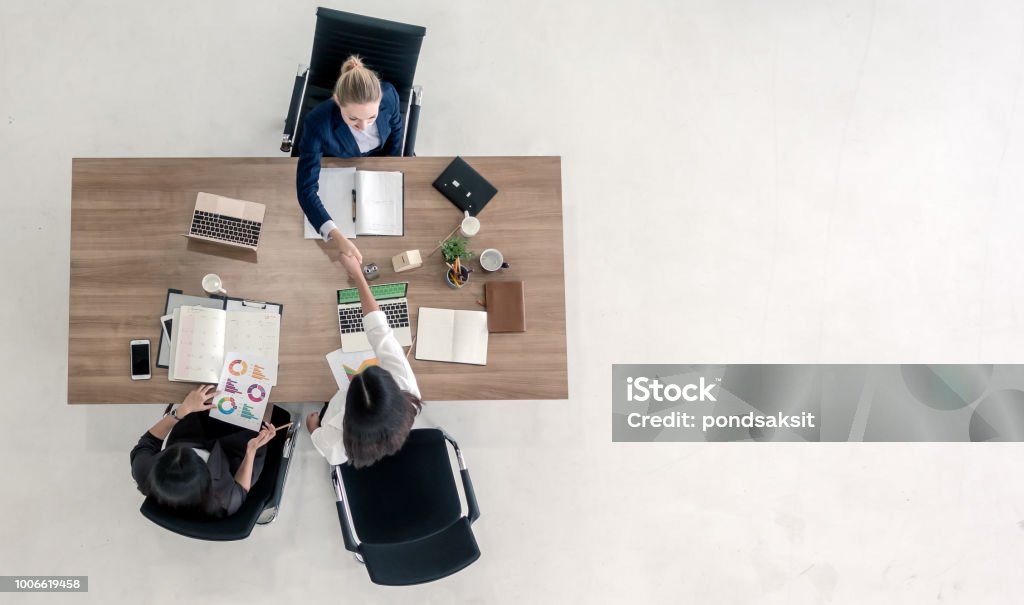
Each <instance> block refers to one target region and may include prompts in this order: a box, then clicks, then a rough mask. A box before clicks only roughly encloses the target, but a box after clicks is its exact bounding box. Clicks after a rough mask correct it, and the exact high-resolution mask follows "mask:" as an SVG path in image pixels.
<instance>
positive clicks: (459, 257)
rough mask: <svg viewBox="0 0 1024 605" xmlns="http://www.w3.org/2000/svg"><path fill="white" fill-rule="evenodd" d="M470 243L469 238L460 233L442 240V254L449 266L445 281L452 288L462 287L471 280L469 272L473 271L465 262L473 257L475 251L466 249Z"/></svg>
mask: <svg viewBox="0 0 1024 605" xmlns="http://www.w3.org/2000/svg"><path fill="white" fill-rule="evenodd" d="M468 243H469V240H467V239H466V238H464V237H459V236H458V235H456V236H453V237H449V238H448V239H446V240H445V241H443V242H441V256H443V257H444V262H445V265H446V266H447V267H448V270H447V271H446V272H445V281H446V282H447V283H448V287H450V288H461V287H462V286H463V284H465V283H466V281H467V280H469V274H470V273H472V271H473V270H472V269H470V268H469V266H468V265H466V264H465V262H464V261H468V260H469V259H471V258H473V251H472V250H467V249H466V244H468Z"/></svg>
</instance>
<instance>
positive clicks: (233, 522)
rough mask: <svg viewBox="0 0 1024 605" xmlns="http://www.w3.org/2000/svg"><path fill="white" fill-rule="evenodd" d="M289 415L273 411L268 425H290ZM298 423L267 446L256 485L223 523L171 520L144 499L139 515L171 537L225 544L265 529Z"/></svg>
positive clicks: (278, 498)
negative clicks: (166, 530) (253, 531)
mask: <svg viewBox="0 0 1024 605" xmlns="http://www.w3.org/2000/svg"><path fill="white" fill-rule="evenodd" d="M292 420H293V419H292V415H291V414H290V413H289V412H288V410H285V409H284V408H281V407H276V406H275V407H274V411H273V412H271V415H270V421H271V422H272V423H273V424H274V426H281V425H283V424H288V423H289V422H292ZM297 427H298V423H293V424H292V426H290V427H289V428H288V430H287V431H282V432H280V433H278V434H277V436H275V437H274V439H273V441H271V442H270V443H268V444H267V445H266V448H267V457H266V459H265V460H264V462H263V471H262V472H261V473H260V478H259V479H258V480H257V481H256V484H255V485H253V486H252V488H251V489H250V490H249V494H248V495H247V496H246V498H245V502H244V503H242V507H241V508H240V509H238V512H236V513H235V514H233V515H231V516H229V517H225V518H223V519H194V518H181V517H176V516H174V514H173V513H171V512H170V511H168V510H167V509H166V508H164V507H162V506H160V505H159V504H157V503H156V501H154V500H153V498H146V500H145V502H143V503H142V508H140V509H139V512H141V513H142V514H143V516H145V517H146V518H147V519H149V520H150V521H152V522H153V523H156V524H157V525H159V526H160V527H163V528H164V529H168V530H170V531H172V532H174V533H177V534H181V535H183V536H188V537H190V538H197V539H199V540H212V541H228V540H242V539H244V538H247V537H249V534H250V533H252V529H253V527H255V526H256V524H257V523H258V524H260V525H266V524H268V523H270V522H271V521H273V520H274V519H276V518H277V513H278V511H279V510H280V507H281V495H282V494H283V493H284V484H285V482H286V481H287V480H288V467H289V465H290V463H291V456H292V452H293V451H294V450H295V441H296V440H295V432H296V430H297Z"/></svg>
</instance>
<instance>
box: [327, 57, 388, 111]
mask: <svg viewBox="0 0 1024 605" xmlns="http://www.w3.org/2000/svg"><path fill="white" fill-rule="evenodd" d="M334 96H335V97H336V98H337V99H338V103H339V104H340V105H343V106H344V105H348V104H349V103H355V104H360V105H361V104H364V103H377V102H378V101H380V98H381V96H382V93H381V87H380V77H379V76H377V74H376V73H374V72H373V71H372V70H370V69H369V68H367V67H366V66H365V65H363V59H362V57H360V56H359V55H352V56H350V57H349V58H348V59H345V62H344V63H342V64H341V75H340V76H339V77H338V81H337V82H336V83H335V84H334Z"/></svg>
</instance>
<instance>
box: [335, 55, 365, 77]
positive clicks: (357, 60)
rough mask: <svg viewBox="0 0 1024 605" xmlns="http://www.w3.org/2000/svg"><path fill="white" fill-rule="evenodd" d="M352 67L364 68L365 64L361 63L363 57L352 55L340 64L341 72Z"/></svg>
mask: <svg viewBox="0 0 1024 605" xmlns="http://www.w3.org/2000/svg"><path fill="white" fill-rule="evenodd" d="M353 69H366V66H365V65H363V58H362V57H360V56H359V55H352V56H350V57H349V58H348V59H345V62H344V63H342V64H341V73H342V74H346V73H348V72H350V71H352V70H353Z"/></svg>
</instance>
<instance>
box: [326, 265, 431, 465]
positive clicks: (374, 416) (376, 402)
mask: <svg viewBox="0 0 1024 605" xmlns="http://www.w3.org/2000/svg"><path fill="white" fill-rule="evenodd" d="M341 263H342V265H344V266H345V270H346V271H347V272H348V275H349V277H350V278H351V279H352V280H353V281H355V283H356V287H357V288H358V289H359V300H360V301H361V302H362V305H363V315H364V317H363V328H364V329H365V330H366V336H367V338H368V339H369V341H370V346H372V347H373V352H374V355H375V356H376V357H377V359H378V361H379V362H380V365H379V366H370V367H369V368H367V369H366V370H364V371H363V372H361V373H359V374H357V375H356V376H354V377H353V378H352V381H351V382H350V383H349V387H348V392H347V393H343V392H342V391H338V393H337V394H335V396H334V397H333V398H331V400H330V401H329V402H328V404H327V406H326V408H325V409H324V410H323V411H322V412H320V413H319V414H316V413H312V414H310V415H309V416H308V417H307V418H306V427H307V428H308V429H309V432H310V435H311V437H312V439H313V445H314V446H315V447H316V449H317V451H319V452H320V453H321V454H322V455H323V456H324V458H327V462H329V463H330V464H332V465H333V464H344V463H345V462H351V463H352V465H353V466H355V467H356V468H361V467H365V466H370V465H371V464H373V463H374V462H377V461H378V460H380V459H381V458H384V457H385V456H390V455H391V454H394V453H395V452H397V451H398V450H400V449H401V448H402V445H403V444H404V443H405V440H406V438H407V437H408V436H409V431H410V430H412V429H414V428H420V427H421V426H428V425H427V423H426V421H425V418H424V417H423V415H422V414H420V411H421V410H422V409H423V401H422V400H421V399H420V388H419V385H417V384H416V377H415V376H414V375H413V373H412V367H411V366H410V365H409V361H408V360H407V359H406V357H405V354H404V353H403V351H402V346H401V345H400V344H398V340H397V339H396V338H395V335H394V332H393V331H392V330H391V327H390V326H388V320H387V318H386V317H385V316H384V313H383V312H382V311H381V310H380V308H379V307H378V306H377V301H376V300H375V299H374V297H373V294H372V293H371V292H370V286H369V284H367V283H366V277H365V276H364V275H363V271H362V267H361V266H360V264H359V261H358V260H356V259H355V257H352V256H347V255H342V256H341Z"/></svg>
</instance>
